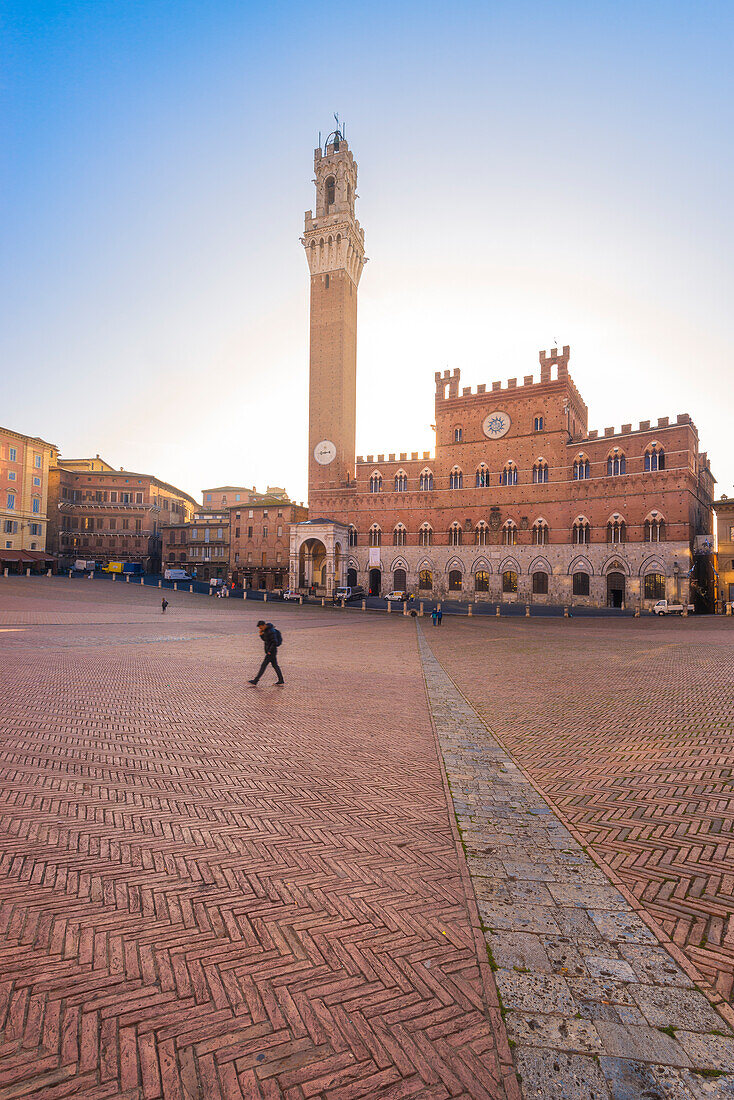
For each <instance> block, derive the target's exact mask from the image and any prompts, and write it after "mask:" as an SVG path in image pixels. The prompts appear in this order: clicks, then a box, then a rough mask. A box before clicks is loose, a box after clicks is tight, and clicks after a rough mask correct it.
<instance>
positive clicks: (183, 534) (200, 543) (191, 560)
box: [161, 509, 230, 581]
mask: <svg viewBox="0 0 734 1100" xmlns="http://www.w3.org/2000/svg"><path fill="white" fill-rule="evenodd" d="M161 540H162V545H161V555H162V568H163V569H170V568H173V567H176V568H177V569H186V571H187V572H188V573H190V574H191V575H192V576H193V577H195V578H196V580H201V581H209V580H215V579H218V580H227V579H228V577H229V572H230V569H229V542H230V531H229V511H227V510H226V509H219V510H218V511H208V510H206V509H202V510H200V511H197V512H194V514H193V516H192V517H191V519H190V521H187V522H181V523H171V524H167V525H164V526H163V527H162V528H161Z"/></svg>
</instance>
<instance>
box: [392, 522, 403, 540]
mask: <svg viewBox="0 0 734 1100" xmlns="http://www.w3.org/2000/svg"><path fill="white" fill-rule="evenodd" d="M405 536H406V530H405V527H404V526H403V524H402V523H398V524H397V525H396V527H395V530H394V531H393V533H392V544H393V546H405Z"/></svg>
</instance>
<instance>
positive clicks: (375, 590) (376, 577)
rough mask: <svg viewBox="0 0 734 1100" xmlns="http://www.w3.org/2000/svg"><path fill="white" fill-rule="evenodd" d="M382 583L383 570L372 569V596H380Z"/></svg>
mask: <svg viewBox="0 0 734 1100" xmlns="http://www.w3.org/2000/svg"><path fill="white" fill-rule="evenodd" d="M381 584H382V571H381V570H380V569H370V596H379V595H380V587H381Z"/></svg>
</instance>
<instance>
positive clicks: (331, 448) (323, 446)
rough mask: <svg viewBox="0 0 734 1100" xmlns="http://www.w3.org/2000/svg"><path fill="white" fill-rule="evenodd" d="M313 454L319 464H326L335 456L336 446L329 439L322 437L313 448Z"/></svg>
mask: <svg viewBox="0 0 734 1100" xmlns="http://www.w3.org/2000/svg"><path fill="white" fill-rule="evenodd" d="M313 456H314V458H315V459H316V461H317V462H318V464H319V466H328V465H329V463H330V462H333V461H334V459H335V458H336V446H335V445H334V444H333V443H332V442H331V440H330V439H322V440H321V442H320V443H317V444H316V446H315V447H314V449H313Z"/></svg>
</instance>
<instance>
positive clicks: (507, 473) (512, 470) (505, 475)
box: [500, 459, 517, 485]
mask: <svg viewBox="0 0 734 1100" xmlns="http://www.w3.org/2000/svg"><path fill="white" fill-rule="evenodd" d="M500 485H517V466H516V465H515V463H514V462H513V461H512V459H510V461H509V462H508V463H507V464H506V466H505V468H504V470H503V471H502V473H501V474H500Z"/></svg>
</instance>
